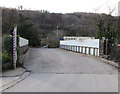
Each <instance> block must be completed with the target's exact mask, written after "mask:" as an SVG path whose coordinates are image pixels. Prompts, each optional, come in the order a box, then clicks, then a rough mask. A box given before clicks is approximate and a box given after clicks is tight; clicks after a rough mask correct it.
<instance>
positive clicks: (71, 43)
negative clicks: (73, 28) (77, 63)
mask: <svg viewBox="0 0 120 94" xmlns="http://www.w3.org/2000/svg"><path fill="white" fill-rule="evenodd" d="M60 48H62V49H65V50H69V51H74V52H78V53H84V54H88V55H93V56H99V39H92V40H82V41H77V40H67V41H66V40H65V41H60Z"/></svg>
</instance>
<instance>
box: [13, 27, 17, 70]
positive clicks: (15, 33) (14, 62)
mask: <svg viewBox="0 0 120 94" xmlns="http://www.w3.org/2000/svg"><path fill="white" fill-rule="evenodd" d="M16 62H17V26H15V28H14V30H13V68H14V69H16Z"/></svg>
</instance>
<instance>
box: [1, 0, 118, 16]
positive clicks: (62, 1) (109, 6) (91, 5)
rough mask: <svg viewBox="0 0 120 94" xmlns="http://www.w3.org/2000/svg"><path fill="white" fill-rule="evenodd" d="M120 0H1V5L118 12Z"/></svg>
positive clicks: (70, 11) (24, 7) (53, 10)
mask: <svg viewBox="0 0 120 94" xmlns="http://www.w3.org/2000/svg"><path fill="white" fill-rule="evenodd" d="M119 1H120V0H0V6H1V7H9V8H18V6H23V9H31V10H47V11H49V12H51V13H52V12H55V13H73V12H88V13H89V12H93V13H107V14H108V13H109V11H112V10H114V9H115V11H114V12H113V13H112V15H117V14H118V11H117V10H118V2H119Z"/></svg>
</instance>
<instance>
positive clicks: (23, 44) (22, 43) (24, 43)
mask: <svg viewBox="0 0 120 94" xmlns="http://www.w3.org/2000/svg"><path fill="white" fill-rule="evenodd" d="M28 48H29V41H28V40H27V39H25V38H22V37H20V38H19V51H18V55H19V59H18V60H19V63H21V64H22V63H23V61H24V58H25V53H26V51H27V50H28Z"/></svg>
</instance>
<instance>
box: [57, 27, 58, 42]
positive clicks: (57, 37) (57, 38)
mask: <svg viewBox="0 0 120 94" xmlns="http://www.w3.org/2000/svg"><path fill="white" fill-rule="evenodd" d="M57 40H58V25H57Z"/></svg>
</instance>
